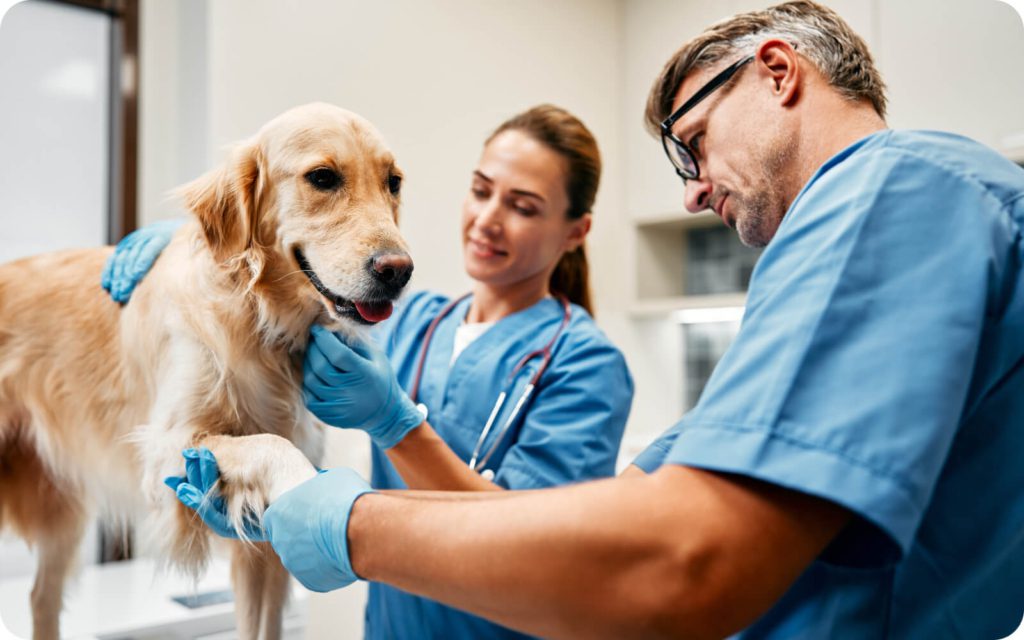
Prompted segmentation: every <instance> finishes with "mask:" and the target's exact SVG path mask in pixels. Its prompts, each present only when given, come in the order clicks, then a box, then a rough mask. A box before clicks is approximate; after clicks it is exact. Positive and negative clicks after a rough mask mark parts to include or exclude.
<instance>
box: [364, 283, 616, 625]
mask: <svg viewBox="0 0 1024 640" xmlns="http://www.w3.org/2000/svg"><path fill="white" fill-rule="evenodd" d="M449 302H450V300H449V299H448V298H446V297H444V296H440V295H436V294H432V293H425V292H421V293H416V294H413V295H412V296H410V297H408V298H406V299H405V300H404V301H403V302H402V303H401V304H400V305H399V306H398V307H396V309H395V315H394V316H393V317H392V319H391V320H389V321H388V322H387V323H385V324H384V325H383V326H381V328H380V332H379V333H378V334H377V338H378V340H379V341H380V343H381V345H382V346H383V347H384V349H385V351H386V352H387V354H388V356H389V357H390V359H391V363H392V366H393V367H394V370H395V373H396V375H397V376H398V380H399V382H400V383H401V385H402V387H403V388H404V389H405V390H406V391H409V390H410V389H411V388H412V385H413V380H414V377H415V373H416V367H417V365H418V363H419V355H420V349H421V348H422V344H423V339H424V336H425V334H426V332H427V328H428V326H429V325H430V323H431V322H432V321H433V320H434V318H436V317H437V315H438V314H439V313H440V312H441V310H442V309H443V308H444V307H445V305H447V304H448V303H449ZM469 304H470V299H469V298H467V299H465V300H463V301H461V302H459V303H458V304H457V305H455V307H454V308H453V309H452V310H451V311H450V312H449V313H448V314H447V315H446V316H445V317H444V319H443V320H442V321H441V322H440V323H439V324H438V326H437V329H436V330H435V332H434V336H433V339H432V340H431V343H430V347H429V350H428V352H427V359H426V363H425V365H424V367H423V377H422V381H421V382H420V388H419V394H418V398H417V399H416V400H417V402H422V403H424V404H425V405H426V406H427V408H428V410H429V417H428V420H429V422H430V424H431V426H432V427H433V428H434V429H435V430H436V431H437V433H438V434H439V435H440V436H441V438H443V439H444V441H445V442H447V443H448V446H449V447H451V448H452V450H453V451H455V453H456V454H457V455H458V456H459V457H460V458H462V459H463V460H464V461H466V462H467V463H468V461H469V459H470V456H471V455H472V453H473V449H474V447H475V446H476V443H477V439H478V438H479V436H480V433H481V431H482V430H483V428H484V425H485V424H486V423H487V418H488V416H489V415H490V413H491V411H492V409H493V408H494V405H495V402H496V401H497V399H498V395H499V394H500V393H501V391H502V390H506V391H507V392H508V397H507V399H506V401H505V403H504V406H503V407H502V410H501V412H500V413H499V415H498V416H497V417H496V418H495V421H494V426H493V427H492V429H491V432H490V434H489V435H488V438H487V440H486V442H485V443H484V445H483V447H482V449H481V451H482V452H486V451H487V450H489V449H490V447H491V444H492V443H493V442H494V438H495V436H496V435H497V433H498V432H499V431H500V430H501V429H500V428H501V426H503V425H504V424H505V421H506V418H507V416H508V415H509V414H510V413H511V412H512V408H513V406H514V405H515V404H516V402H517V401H518V400H519V398H520V396H521V395H522V391H523V387H524V386H525V385H526V384H527V382H528V381H529V379H530V378H531V376H532V375H533V373H534V372H535V371H536V370H537V368H538V367H539V366H540V363H541V358H540V357H535V358H533V359H531V360H530V361H529V362H528V363H527V364H526V366H524V367H523V368H522V370H520V371H519V372H518V373H517V374H516V375H515V376H514V378H512V377H511V372H512V369H513V368H515V366H516V364H517V363H518V362H519V361H520V360H522V358H523V357H524V356H525V355H526V354H528V353H530V352H531V351H534V350H537V349H542V348H543V347H544V345H545V344H547V343H548V341H550V340H551V338H552V336H554V335H555V333H556V332H557V331H558V328H559V325H560V323H561V321H562V316H563V312H562V305H561V303H559V302H558V301H557V300H555V299H552V298H546V299H544V300H541V301H540V302H538V303H537V304H535V305H533V306H532V307H529V308H528V309H524V310H522V311H519V312H517V313H514V314H512V315H510V316H508V317H506V318H503V319H502V320H500V321H498V322H497V324H495V325H494V326H493V327H492V328H490V329H489V330H488V331H487V332H486V333H484V334H483V335H482V336H480V337H479V338H477V339H476V340H474V341H473V342H472V343H471V344H470V345H469V346H468V347H466V349H465V350H464V351H463V352H462V353H461V354H459V357H458V359H456V360H455V362H454V363H452V364H451V365H450V366H449V362H450V361H451V355H452V346H453V343H454V336H455V330H456V328H458V326H459V325H460V324H461V323H462V321H463V319H464V318H465V316H466V311H467V309H469ZM551 349H552V354H553V355H552V359H551V363H550V364H549V365H548V369H547V371H545V372H544V374H543V375H542V376H541V378H540V381H539V382H538V384H537V388H536V389H535V390H534V391H533V394H532V397H531V398H530V399H529V401H528V402H527V404H526V406H524V407H523V408H522V409H521V410H520V413H519V415H518V416H517V418H516V421H515V423H514V424H513V425H512V426H511V427H510V428H509V431H508V432H507V433H506V434H505V436H504V438H503V439H502V442H501V444H500V445H499V446H498V448H497V450H496V451H495V453H494V454H493V455H492V456H491V458H490V460H489V461H488V462H487V464H486V466H485V468H486V469H490V470H493V471H494V473H495V476H494V482H495V483H497V484H498V485H500V486H502V487H504V488H506V489H539V488H542V487H550V486H554V485H559V484H566V483H570V482H575V481H579V480H589V479H593V478H598V477H602V476H610V475H612V474H613V473H614V472H615V460H616V456H617V455H618V451H619V443H620V441H621V439H622V432H623V429H624V428H625V425H626V418H627V416H628V415H629V408H630V404H631V402H632V399H633V381H632V378H631V376H630V374H629V370H628V369H627V368H626V362H625V359H624V358H623V356H622V354H621V353H620V352H619V350H618V349H616V348H615V347H614V346H613V345H612V344H611V342H609V340H608V338H607V337H605V335H604V334H603V333H602V332H601V330H600V329H598V328H597V326H596V325H595V324H594V321H593V319H592V318H591V317H590V315H589V314H588V313H587V312H586V311H585V310H583V309H582V308H581V307H578V306H576V305H572V318H571V320H570V322H569V325H568V327H567V328H566V329H565V331H563V332H562V333H561V335H559V336H558V339H557V340H556V341H555V343H554V345H552V347H551ZM372 479H373V486H374V487H375V488H378V489H404V488H405V483H404V482H403V481H402V479H401V477H400V476H399V474H398V473H397V472H396V471H395V469H394V467H393V466H392V465H391V463H390V461H389V460H388V458H387V455H386V454H385V453H384V452H383V451H382V450H381V449H379V448H378V447H376V446H374V447H373V476H372ZM509 516H510V517H515V514H509ZM409 553H413V554H414V553H416V551H415V550H414V549H410V550H409ZM366 637H367V638H373V639H377V638H388V639H390V638H408V639H415V640H423V639H426V638H446V639H453V640H454V639H457V638H527V637H529V636H525V635H523V634H521V633H518V632H515V631H511V630H509V629H506V628H505V627H501V626H498V625H496V624H494V623H491V622H488V621H486V620H484V619H482V618H479V617H477V616H474V615H470V614H468V613H464V612H462V611H459V610H457V609H453V608H451V607H447V606H445V605H442V604H439V603H437V602H434V601H432V600H427V599H426V598H421V597H419V596H414V595H411V594H408V593H406V592H404V591H401V590H399V589H396V588H394V587H390V586H387V585H384V584H378V583H370V596H369V603H368V605H367V609H366Z"/></svg>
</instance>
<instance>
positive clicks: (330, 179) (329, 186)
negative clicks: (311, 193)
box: [305, 167, 341, 191]
mask: <svg viewBox="0 0 1024 640" xmlns="http://www.w3.org/2000/svg"><path fill="white" fill-rule="evenodd" d="M305 177H306V182H308V183H309V184H311V185H313V186H314V187H316V188H317V189H319V190H321V191H333V190H334V189H336V188H337V187H338V185H339V184H341V176H340V175H338V174H337V173H336V172H335V171H333V170H331V169H328V168H326V167H320V168H319V169H313V170H312V171H310V172H309V173H307V174H306V176H305Z"/></svg>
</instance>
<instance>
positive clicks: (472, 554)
mask: <svg viewBox="0 0 1024 640" xmlns="http://www.w3.org/2000/svg"><path fill="white" fill-rule="evenodd" d="M954 80H955V79H954V78H951V81H954ZM967 80H968V79H965V81H967ZM968 85H969V83H968ZM883 89H884V87H883V84H882V81H881V79H880V77H879V74H878V72H877V71H876V70H875V68H874V64H873V61H872V59H871V56H870V54H869V53H868V51H867V50H866V47H865V45H864V43H863V41H862V40H861V39H860V38H859V37H858V36H856V35H855V34H854V33H853V32H852V31H851V30H850V29H849V27H848V26H847V25H846V24H845V23H844V22H843V21H842V20H841V19H840V18H839V17H838V16H837V15H836V14H834V13H833V12H832V11H831V10H829V9H826V8H824V7H821V6H819V5H816V4H814V3H812V2H808V1H800V2H793V3H787V4H783V5H779V6H777V7H773V8H771V9H768V10H765V11H759V12H754V13H748V14H743V15H738V16H735V17H733V18H732V19H730V20H728V21H726V22H723V23H719V24H717V25H715V26H713V27H711V28H709V29H708V30H707V31H705V32H704V33H703V34H701V35H700V36H698V37H697V38H696V39H694V40H693V41H691V42H689V43H688V44H686V45H685V46H684V47H683V48H682V49H681V50H680V51H679V52H678V53H677V54H676V55H675V56H674V57H673V58H672V59H671V60H670V61H669V62H668V64H667V65H666V67H665V69H664V71H663V73H662V76H661V77H660V78H659V79H658V81H657V82H656V84H655V86H654V89H653V90H652V93H651V97H650V101H649V105H648V110H647V119H648V123H649V124H650V126H651V128H652V129H654V130H655V131H656V132H657V133H658V135H659V136H660V138H661V141H662V143H663V144H664V146H665V150H666V152H667V154H668V156H669V159H670V160H671V161H672V164H673V166H674V168H675V170H676V172H677V173H678V174H679V175H680V176H681V177H682V178H683V183H684V188H685V203H686V207H687V208H688V209H689V210H691V211H694V212H696V211H700V210H703V209H708V208H710V209H712V210H714V212H715V213H717V214H718V215H719V216H720V217H721V218H722V220H723V221H724V222H725V223H726V224H727V225H729V226H730V227H732V228H734V229H736V230H737V232H738V233H739V235H740V238H741V239H742V240H743V241H744V242H745V243H747V244H750V245H764V246H766V249H765V251H764V254H763V256H762V258H761V260H760V263H759V264H758V265H757V269H756V271H755V273H754V275H753V278H752V280H751V283H750V290H749V297H748V303H747V304H748V306H747V309H746V315H745V316H744V319H743V324H742V328H741V330H740V333H739V335H738V337H737V339H736V341H735V342H734V344H733V345H732V347H731V348H730V349H729V351H728V353H727V354H726V355H725V357H724V358H723V360H722V361H721V363H720V364H719V365H718V367H717V368H716V370H715V372H714V375H713V376H712V378H711V380H710V382H709V383H708V385H707V388H706V389H705V391H704V394H703V396H702V397H701V399H700V402H699V403H698V405H697V407H696V408H695V409H694V410H693V411H691V412H690V413H688V414H687V415H686V416H685V417H684V418H683V419H682V420H681V421H680V422H679V424H677V425H676V426H675V427H673V428H672V429H671V430H670V431H669V432H668V433H667V434H666V435H665V436H664V437H662V438H661V439H660V440H658V441H657V442H655V443H654V444H653V445H652V446H651V447H650V448H649V449H648V450H647V451H646V452H645V453H643V454H642V455H641V456H640V457H639V458H638V459H637V460H636V461H635V465H636V467H638V468H630V470H629V471H627V472H626V473H624V474H623V475H622V476H620V477H619V478H616V479H612V480H604V481H597V482H591V483H585V484H580V485H576V486H572V487H568V488H560V489H551V490H543V491H531V492H508V493H502V494H498V495H493V494H473V495H468V494H466V495H460V494H446V493H432V494H420V495H410V494H408V493H405V492H391V493H373V492H372V491H371V490H370V489H369V487H368V486H367V485H366V484H365V483H364V482H363V481H362V479H360V478H359V477H358V476H356V475H355V474H353V473H352V472H351V471H349V470H347V469H335V470H332V471H328V472H326V473H322V474H320V475H318V476H317V477H316V478H314V479H313V480H310V481H308V482H306V483H305V484H303V485H300V486H299V487H298V488H296V489H293V490H292V491H291V492H289V493H287V494H285V495H284V496H283V497H282V498H281V499H280V500H278V501H277V502H275V503H274V504H272V505H271V506H270V508H269V509H268V511H267V513H266V517H265V524H266V527H267V533H268V534H269V538H270V541H271V542H272V544H273V546H274V548H275V549H276V550H277V552H278V554H279V555H280V556H281V558H282V560H283V561H284V563H285V565H286V566H287V567H288V568H289V569H290V570H291V571H292V572H293V573H294V574H295V575H296V576H297V577H298V578H299V580H301V581H302V582H303V583H305V584H306V585H307V586H309V587H310V588H313V589H316V590H327V589H334V588H338V587H342V586H344V585H346V584H348V583H350V582H351V581H353V580H356V579H366V580H373V581H381V582H386V583H389V584H392V585H395V586H397V587H399V588H402V589H405V590H408V591H411V592H414V593H418V594H423V595H425V596H429V597H431V598H435V599H437V600H441V601H444V602H447V603H450V604H452V605H454V606H456V607H459V608H462V609H466V610H469V611H472V612H475V613H477V614H480V615H482V616H485V617H488V618H491V619H493V620H495V621H498V622H500V623H501V624H504V625H508V626H510V627H514V628H518V629H522V630H524V631H526V632H530V633H534V634H537V635H541V636H546V637H582V636H586V637H609V638H639V637H649V636H650V637H691V636H692V637H723V636H727V635H730V634H738V637H750V638H787V639H790V638H815V639H820V638H856V639H862V638H886V637H889V638H901V639H902V638H930V639H934V638H946V637H964V638H998V637H1002V636H1004V635H1006V634H1008V633H1010V632H1011V631H1013V629H1014V628H1015V627H1016V626H1017V625H1018V624H1019V622H1020V620H1021V614H1022V609H1024V499H1022V497H1021V496H1022V495H1024V464H1021V462H1020V456H1021V455H1022V452H1024V274H1022V269H1024V240H1022V226H1024V171H1021V170H1020V169H1019V168H1018V167H1016V166H1015V165H1013V164H1011V163H1010V162H1008V161H1006V160H1005V159H1003V158H1002V157H1000V156H999V155H997V154H996V153H994V152H992V151H990V150H988V149H986V148H985V147H982V146H981V145H979V144H976V143H974V142H972V141H970V140H967V139H965V138H962V137H958V136H954V135H948V134H941V133H933V132H921V131H893V130H889V129H887V128H886V124H885V120H884V115H885V103H886V101H885V96H884V91H883ZM965 90H967V87H965ZM666 168H667V167H666ZM366 369H367V374H366V375H367V376H369V377H371V378H374V379H375V380H377V382H378V386H379V388H380V389H382V391H381V393H382V396H381V397H384V396H383V394H384V393H388V392H393V391H394V389H392V387H393V385H394V381H393V380H394V379H393V376H392V374H391V372H390V371H388V370H381V369H382V368H379V367H378V368H375V369H374V368H371V367H367V368H366ZM371 369H372V372H371ZM399 392H400V391H399ZM593 392H594V393H602V390H601V389H594V390H593ZM409 410H412V409H409ZM641 470H643V472H645V473H642V472H641ZM357 498H358V500H357Z"/></svg>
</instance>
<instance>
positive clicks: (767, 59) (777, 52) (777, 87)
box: [754, 38, 801, 106]
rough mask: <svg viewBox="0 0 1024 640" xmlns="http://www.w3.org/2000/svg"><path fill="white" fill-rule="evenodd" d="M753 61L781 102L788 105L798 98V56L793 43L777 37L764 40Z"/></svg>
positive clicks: (799, 67)
mask: <svg viewBox="0 0 1024 640" xmlns="http://www.w3.org/2000/svg"><path fill="white" fill-rule="evenodd" d="M754 63H755V64H756V66H757V67H758V70H759V72H760V73H761V75H762V76H763V77H764V78H765V80H767V81H768V82H769V83H770V85H771V88H772V91H773V92H774V93H775V94H776V95H777V96H778V98H779V100H780V101H781V104H783V105H784V106H789V105H791V104H792V103H793V102H794V101H796V99H797V98H799V95H800V81H801V66H800V57H799V56H798V55H797V53H796V49H794V48H793V45H791V44H790V43H788V42H786V41H785V40H780V39H778V38H772V39H769V40H765V41H764V42H762V43H761V45H760V46H759V47H758V48H757V52H756V53H755V54H754Z"/></svg>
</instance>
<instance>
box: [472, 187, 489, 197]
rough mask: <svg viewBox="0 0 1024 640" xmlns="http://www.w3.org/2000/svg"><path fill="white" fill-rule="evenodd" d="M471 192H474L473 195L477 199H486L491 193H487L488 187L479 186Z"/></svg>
mask: <svg viewBox="0 0 1024 640" xmlns="http://www.w3.org/2000/svg"><path fill="white" fill-rule="evenodd" d="M469 192H470V193H472V194H473V197H474V198H476V199H477V200H486V199H487V198H488V196H489V195H490V194H488V193H487V190H486V189H479V188H477V187H473V188H471V189H470V190H469Z"/></svg>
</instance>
